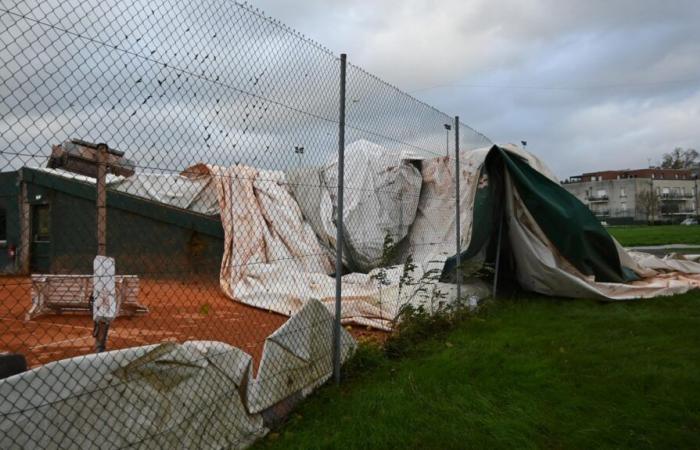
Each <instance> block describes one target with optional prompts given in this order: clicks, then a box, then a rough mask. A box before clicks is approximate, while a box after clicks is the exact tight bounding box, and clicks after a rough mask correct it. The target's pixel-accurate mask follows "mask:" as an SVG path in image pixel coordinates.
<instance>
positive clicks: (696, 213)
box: [693, 173, 700, 217]
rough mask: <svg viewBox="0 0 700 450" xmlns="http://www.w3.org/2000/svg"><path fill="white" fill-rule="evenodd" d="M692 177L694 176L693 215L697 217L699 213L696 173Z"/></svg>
mask: <svg viewBox="0 0 700 450" xmlns="http://www.w3.org/2000/svg"><path fill="white" fill-rule="evenodd" d="M693 178H695V217H698V215H700V212H698V174H697V173H696V174H695V176H694V177H693Z"/></svg>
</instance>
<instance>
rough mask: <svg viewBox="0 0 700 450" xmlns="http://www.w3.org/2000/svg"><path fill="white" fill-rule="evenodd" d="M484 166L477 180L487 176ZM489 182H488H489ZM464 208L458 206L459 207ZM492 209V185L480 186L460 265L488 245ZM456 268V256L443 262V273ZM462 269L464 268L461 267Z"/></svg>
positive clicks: (476, 194) (492, 216) (491, 228)
mask: <svg viewBox="0 0 700 450" xmlns="http://www.w3.org/2000/svg"><path fill="white" fill-rule="evenodd" d="M487 174H488V171H487V168H486V165H484V166H483V167H482V168H481V171H480V173H479V179H480V180H481V179H483V177H484V176H487ZM489 181H490V180H489ZM462 206H464V207H466V206H465V205H460V207H462ZM494 208H496V193H495V186H494V185H493V183H491V182H488V183H485V184H483V185H482V184H480V185H479V186H478V187H477V189H476V193H475V195H474V209H473V210H472V214H473V218H472V230H471V237H470V239H469V247H467V249H466V250H464V251H463V252H462V253H461V254H460V259H461V261H462V263H465V262H466V261H468V260H469V259H471V258H473V257H475V256H476V255H477V254H479V252H480V251H481V250H482V249H483V248H484V247H485V246H486V245H487V244H488V243H489V240H490V239H491V234H492V232H493V229H494V222H495V220H494V214H493V211H494ZM456 266H457V255H454V256H451V257H449V258H448V259H447V260H446V261H445V267H444V269H443V272H444V273H449V272H451V271H453V270H454V269H455V268H456ZM463 267H464V266H463Z"/></svg>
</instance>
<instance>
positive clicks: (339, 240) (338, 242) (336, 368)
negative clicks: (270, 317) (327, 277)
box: [333, 53, 347, 384]
mask: <svg viewBox="0 0 700 450" xmlns="http://www.w3.org/2000/svg"><path fill="white" fill-rule="evenodd" d="M346 66H347V55H346V54H345V53H343V54H341V55H340V110H339V115H338V212H337V218H336V223H335V226H336V238H335V323H334V327H333V376H334V377H335V383H336V384H340V350H341V349H340V313H341V295H342V289H343V284H342V281H341V277H342V275H343V190H344V188H343V178H344V176H345V70H346Z"/></svg>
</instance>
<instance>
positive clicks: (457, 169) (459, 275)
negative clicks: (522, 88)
mask: <svg viewBox="0 0 700 450" xmlns="http://www.w3.org/2000/svg"><path fill="white" fill-rule="evenodd" d="M459 178H460V167H459V116H455V239H456V248H455V250H456V251H457V266H456V267H457V270H456V272H457V273H456V275H457V301H459V300H460V299H461V298H462V255H461V253H462V245H461V239H460V227H461V225H460V220H459Z"/></svg>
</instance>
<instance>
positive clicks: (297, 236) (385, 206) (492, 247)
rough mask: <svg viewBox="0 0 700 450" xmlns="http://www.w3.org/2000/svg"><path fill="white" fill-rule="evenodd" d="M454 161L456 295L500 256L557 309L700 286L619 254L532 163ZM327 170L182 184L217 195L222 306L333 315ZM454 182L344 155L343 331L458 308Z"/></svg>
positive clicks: (233, 172) (224, 171) (481, 156)
mask: <svg viewBox="0 0 700 450" xmlns="http://www.w3.org/2000/svg"><path fill="white" fill-rule="evenodd" d="M460 159H461V165H460V168H461V170H460V173H459V174H458V176H459V177H460V192H459V196H460V222H461V224H460V226H461V230H460V232H461V233H460V235H461V242H460V255H461V260H462V268H461V273H462V275H463V276H464V282H465V283H467V285H466V286H465V287H464V290H463V293H464V294H465V295H467V296H472V297H477V298H482V297H484V296H485V295H487V294H488V289H487V287H486V285H485V284H484V283H483V282H482V281H480V279H479V278H478V277H474V276H473V275H474V274H476V273H477V272H479V271H480V270H481V269H482V268H483V267H484V265H487V266H493V265H494V263H495V260H496V249H497V248H500V249H501V257H502V258H501V259H502V262H503V264H501V265H500V266H499V267H500V270H501V271H502V272H504V275H508V274H510V275H512V278H513V279H514V280H515V281H516V282H517V284H518V285H519V286H520V287H521V288H523V289H525V290H529V291H533V292H539V293H543V294H548V295H553V296H563V297H586V298H599V299H606V300H624V299H634V298H640V297H652V296H657V295H669V294H674V293H680V292H685V291H687V290H688V289H690V288H693V287H697V286H700V275H699V274H700V264H698V263H694V262H690V261H679V260H674V259H668V258H667V259H663V258H656V257H653V256H651V255H647V254H638V253H634V252H627V251H626V250H625V249H623V248H622V247H621V246H620V245H619V244H618V243H617V242H616V241H615V240H614V239H613V238H612V237H611V236H610V235H609V234H608V233H607V231H606V230H605V228H603V227H602V226H601V225H600V223H599V222H598V221H597V219H596V218H595V217H594V216H593V214H592V213H591V212H590V211H589V210H588V208H587V207H586V206H585V205H583V204H582V203H581V202H580V201H579V200H577V199H576V198H575V197H574V196H572V195H571V194H569V193H568V192H567V191H566V190H565V189H563V188H562V187H561V186H560V184H559V183H558V181H557V180H556V178H555V177H554V175H553V174H552V173H551V172H550V171H549V170H548V169H547V167H546V166H545V165H544V164H543V163H542V161H540V160H539V159H538V158H536V157H535V156H534V155H532V154H531V153H528V152H525V151H523V150H522V149H521V148H519V147H516V146H513V145H506V146H501V147H499V146H492V147H488V148H482V149H478V150H473V151H461V152H460ZM336 171H337V169H336V163H335V161H334V160H331V161H329V162H328V163H327V164H326V165H324V166H322V167H318V168H309V169H303V170H297V171H293V172H290V173H284V172H281V171H269V170H260V169H256V168H253V167H249V166H243V165H237V166H233V167H227V168H223V167H217V166H205V165H199V166H195V167H193V168H190V169H187V170H186V171H185V172H183V173H185V174H189V176H194V175H193V174H196V177H198V178H197V179H198V182H199V183H205V184H207V185H208V184H211V186H212V187H213V188H214V189H215V191H216V192H217V195H218V204H219V207H220V208H221V210H220V214H221V219H222V223H223V227H224V232H225V246H224V257H223V260H222V264H221V272H220V282H221V287H222V289H223V291H224V292H225V293H226V295H228V296H229V297H231V298H232V299H235V300H237V301H241V302H243V303H246V304H249V305H253V306H256V307H259V308H263V309H266V310H271V311H276V312H279V313H282V314H286V315H293V314H294V313H295V312H296V311H298V310H299V309H300V308H301V307H302V306H303V305H304V304H305V303H306V302H308V301H309V300H311V299H315V300H318V301H320V302H321V303H322V304H325V305H326V306H327V307H328V308H329V310H332V308H333V304H334V301H335V280H334V277H333V276H332V275H333V272H334V269H335V267H334V247H335V234H336V229H335V224H336V221H335V214H336V209H337V208H336V206H337V205H336V199H335V194H336V192H335V191H336V185H337V181H336V180H337V175H336ZM456 176H457V175H456V174H455V172H454V160H453V159H452V158H448V157H438V158H431V159H425V158H422V157H420V156H416V155H411V154H402V153H398V152H391V151H389V150H387V149H385V148H382V147H381V146H378V145H376V144H372V143H369V142H367V141H358V142H355V143H353V144H350V145H349V146H348V147H347V149H346V177H347V180H348V181H347V183H346V202H347V207H346V208H345V211H344V219H345V229H344V232H345V235H346V237H347V240H346V242H345V245H346V247H345V249H346V250H347V251H344V263H345V267H346V272H345V274H344V275H343V309H342V316H341V317H342V321H343V322H344V323H354V324H359V325H367V326H372V327H375V328H378V329H385V330H388V329H391V328H392V327H393V326H394V324H395V323H394V321H395V319H396V317H397V315H398V313H399V311H400V310H401V308H402V307H403V306H404V305H406V304H411V305H413V306H420V305H423V306H424V307H428V308H433V307H434V306H435V304H436V303H444V302H448V301H451V300H454V298H453V297H454V292H455V290H454V287H455V285H454V283H446V282H444V281H450V280H452V281H453V276H452V277H451V276H450V274H451V273H453V272H454V268H455V263H456V251H455V250H456V247H455V245H456V244H455V238H454V236H455V224H456V221H455V177H456ZM301 180H304V181H305V182H300V181H301ZM499 234H500V236H501V243H502V245H501V246H500V247H499V246H498V245H497V243H498V236H499ZM387 236H389V237H390V238H391V242H394V243H395V244H396V247H395V249H394V251H392V258H391V259H390V260H389V261H387V259H386V258H385V257H384V256H386V255H383V252H382V250H383V244H384V243H385V239H386V237H387ZM407 260H409V261H411V262H412V264H410V265H406V264H405V262H406V261H407ZM387 262H388V264H387ZM380 264H384V267H380ZM406 269H409V270H408V271H407V270H406ZM436 299H437V300H439V301H436Z"/></svg>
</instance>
